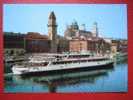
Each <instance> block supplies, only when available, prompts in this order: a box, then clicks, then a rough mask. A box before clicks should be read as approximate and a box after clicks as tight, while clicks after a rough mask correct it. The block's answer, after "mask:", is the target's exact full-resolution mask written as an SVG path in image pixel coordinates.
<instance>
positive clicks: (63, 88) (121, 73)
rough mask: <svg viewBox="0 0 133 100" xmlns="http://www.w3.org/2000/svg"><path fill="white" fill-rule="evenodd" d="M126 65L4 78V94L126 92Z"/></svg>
mask: <svg viewBox="0 0 133 100" xmlns="http://www.w3.org/2000/svg"><path fill="white" fill-rule="evenodd" d="M127 73H128V70H127V63H121V64H115V66H114V68H111V69H101V70H94V71H84V72H73V73H64V74H56V75H45V76H23V77H21V76H6V77H5V92H58V93H59V92H127V81H128V80H127V79H128V78H127V75H128V74H127Z"/></svg>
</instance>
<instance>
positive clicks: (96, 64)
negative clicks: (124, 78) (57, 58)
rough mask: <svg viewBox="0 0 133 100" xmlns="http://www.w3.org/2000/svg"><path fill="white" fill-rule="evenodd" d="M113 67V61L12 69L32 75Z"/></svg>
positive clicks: (14, 71) (15, 67) (21, 66)
mask: <svg viewBox="0 0 133 100" xmlns="http://www.w3.org/2000/svg"><path fill="white" fill-rule="evenodd" d="M109 65H112V66H113V61H112V60H105V61H90V62H77V63H68V64H56V65H53V64H48V65H47V66H36V67H33V66H27V67H25V66H23V65H19V66H18V65H14V66H13V67H12V71H13V74H17V75H21V74H30V73H37V72H43V73H45V72H51V71H62V70H73V69H74V70H75V69H86V68H102V67H103V66H104V67H109Z"/></svg>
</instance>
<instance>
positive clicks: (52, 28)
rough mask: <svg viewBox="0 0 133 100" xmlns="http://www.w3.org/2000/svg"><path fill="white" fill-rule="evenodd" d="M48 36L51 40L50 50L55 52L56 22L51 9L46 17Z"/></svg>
mask: <svg viewBox="0 0 133 100" xmlns="http://www.w3.org/2000/svg"><path fill="white" fill-rule="evenodd" d="M48 18H49V19H48V36H49V40H51V52H53V53H55V52H57V24H56V16H55V14H54V12H53V11H52V12H51V13H50V15H49V17H48Z"/></svg>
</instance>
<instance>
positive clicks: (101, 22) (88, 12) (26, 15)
mask: <svg viewBox="0 0 133 100" xmlns="http://www.w3.org/2000/svg"><path fill="white" fill-rule="evenodd" d="M51 11H54V12H55V15H56V18H57V24H58V34H60V35H64V31H65V29H66V26H67V25H69V24H71V23H72V22H73V21H74V20H76V21H77V22H78V25H79V26H81V25H82V24H85V25H86V30H88V31H91V30H92V27H93V23H94V22H97V23H98V28H99V34H100V35H101V36H103V37H113V38H126V39H127V5H126V4H106V5H104V4H5V5H4V10H3V31H4V32H21V33H27V32H39V33H41V34H47V32H48V29H47V23H48V15H49V13H50V12H51Z"/></svg>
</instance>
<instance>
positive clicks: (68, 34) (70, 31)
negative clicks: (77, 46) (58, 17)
mask: <svg viewBox="0 0 133 100" xmlns="http://www.w3.org/2000/svg"><path fill="white" fill-rule="evenodd" d="M64 37H65V38H66V39H68V40H71V39H72V38H73V37H82V38H83V37H84V38H86V37H88V38H90V37H98V27H97V23H96V22H95V23H94V25H93V30H92V32H91V31H87V30H86V28H85V24H82V25H81V28H79V25H78V23H77V21H74V22H72V24H71V25H68V26H67V28H66V30H65V32H64Z"/></svg>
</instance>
